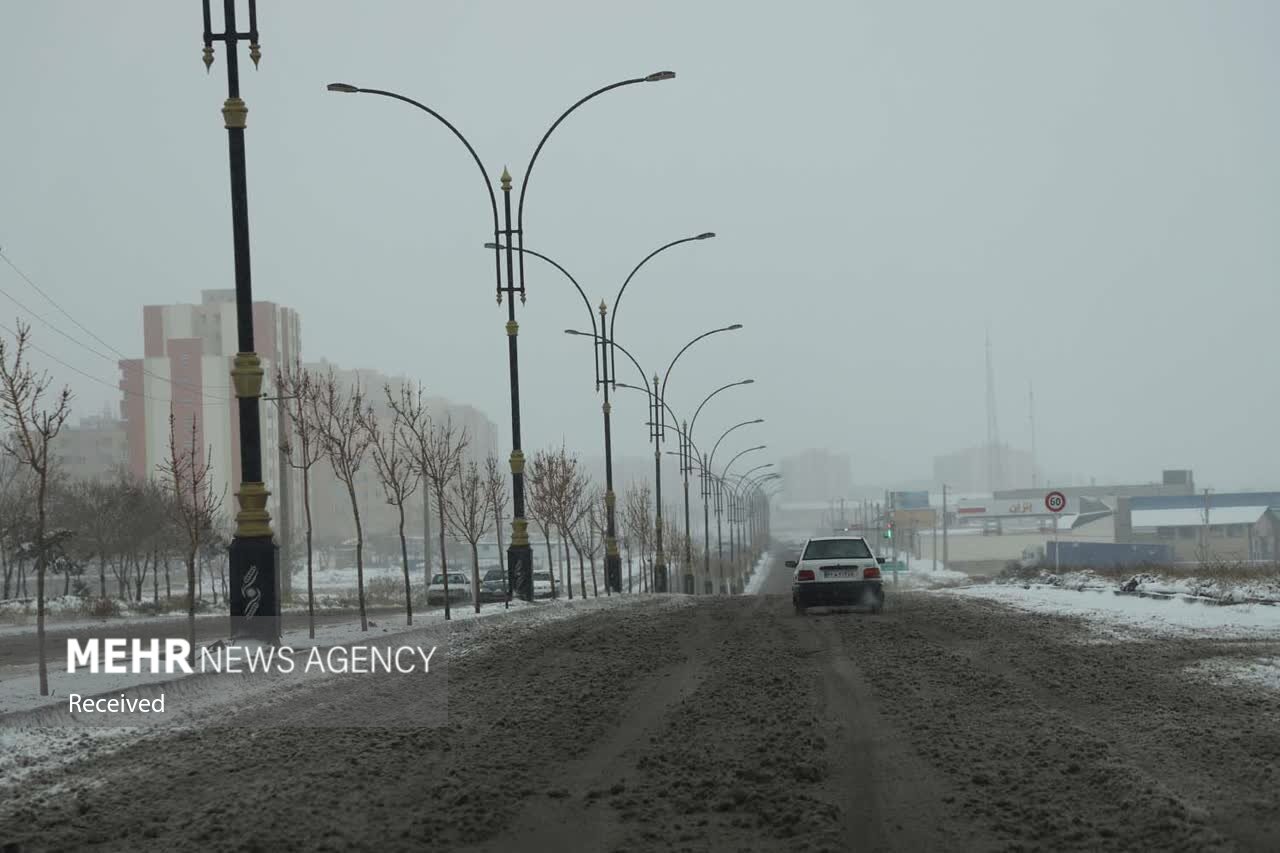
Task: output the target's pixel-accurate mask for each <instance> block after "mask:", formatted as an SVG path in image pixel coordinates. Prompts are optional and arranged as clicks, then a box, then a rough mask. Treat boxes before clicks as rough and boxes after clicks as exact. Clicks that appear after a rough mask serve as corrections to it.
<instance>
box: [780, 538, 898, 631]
mask: <svg viewBox="0 0 1280 853" xmlns="http://www.w3.org/2000/svg"><path fill="white" fill-rule="evenodd" d="M883 562H884V557H877V556H876V555H875V554H874V553H873V552H872V550H871V546H870V545H868V544H867V540H866V539H865V538H863V537H861V536H823V537H821V538H814V539H810V540H808V541H806V542H805V543H804V548H803V550H801V552H800V559H799V560H787V568H789V569H795V574H794V575H793V576H792V583H791V603H792V604H794V605H795V608H796V613H799V614H803V613H804V612H805V609H806V608H809V607H829V606H833V605H835V606H839V605H860V606H866V607H869V608H871V612H872V613H879V612H880V609H881V608H882V607H883V606H884V588H883V587H882V586H881V583H880V564H881V563H883Z"/></svg>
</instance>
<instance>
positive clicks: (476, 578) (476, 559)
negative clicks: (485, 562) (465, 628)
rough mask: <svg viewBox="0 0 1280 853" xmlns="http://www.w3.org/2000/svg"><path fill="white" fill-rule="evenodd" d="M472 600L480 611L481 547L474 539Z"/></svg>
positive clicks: (472, 552) (472, 546) (472, 547)
mask: <svg viewBox="0 0 1280 853" xmlns="http://www.w3.org/2000/svg"><path fill="white" fill-rule="evenodd" d="M471 600H472V602H474V604H475V607H476V612H477V613H479V612H480V549H479V548H478V547H477V546H476V543H475V542H474V541H473V542H472V543H471Z"/></svg>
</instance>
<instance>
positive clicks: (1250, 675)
mask: <svg viewBox="0 0 1280 853" xmlns="http://www.w3.org/2000/svg"><path fill="white" fill-rule="evenodd" d="M1187 672H1188V674H1190V675H1192V676H1196V677H1199V678H1204V679H1207V680H1209V681H1212V682H1215V683H1221V682H1223V681H1243V682H1245V683H1248V684H1256V685H1258V686H1259V687H1265V688H1268V689H1270V690H1280V657H1273V658H1254V659H1253V660H1246V661H1242V660H1239V659H1221V658H1219V659H1213V660H1205V661H1201V662H1199V663H1198V664H1195V665H1194V666H1190V667H1188V668H1187Z"/></svg>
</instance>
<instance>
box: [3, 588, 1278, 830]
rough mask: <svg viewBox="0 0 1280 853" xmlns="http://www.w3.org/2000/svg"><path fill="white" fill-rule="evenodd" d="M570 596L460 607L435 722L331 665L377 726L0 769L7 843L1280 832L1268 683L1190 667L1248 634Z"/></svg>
mask: <svg viewBox="0 0 1280 853" xmlns="http://www.w3.org/2000/svg"><path fill="white" fill-rule="evenodd" d="M779 576H781V577H779ZM785 588H786V579H785V573H782V572H779V573H775V576H773V577H770V578H767V579H766V582H765V584H764V592H765V593H769V592H780V591H782V590H783V589H785ZM575 606H576V607H578V608H580V610H581V613H580V614H578V615H574V616H573V617H572V618H564V619H559V620H557V621H543V620H539V619H538V618H537V617H538V612H537V611H536V610H534V609H530V610H524V611H520V612H518V613H517V612H513V613H511V614H508V615H504V616H502V617H501V619H499V620H488V621H485V620H482V621H480V622H476V623H475V626H479V627H474V626H473V627H471V628H467V627H460V630H461V631H463V632H464V635H463V636H460V637H459V638H458V640H455V641H454V642H453V644H452V646H451V650H452V651H455V652H457V651H465V654H459V655H455V657H454V659H453V660H452V661H451V662H448V667H449V674H448V683H449V694H450V696H449V702H450V708H449V714H450V722H449V725H448V726H447V727H443V728H436V729H428V728H413V727H410V726H408V725H407V723H408V722H411V721H412V719H413V717H414V714H415V709H418V708H422V707H426V706H428V705H431V704H432V703H433V702H436V701H438V699H439V697H438V696H433V695H431V690H432V689H433V687H432V683H431V682H430V681H429V680H425V679H424V680H421V681H405V682H403V683H402V684H403V686H402V687H401V689H400V691H399V692H398V693H397V694H396V695H385V694H384V693H383V692H380V691H372V690H364V689H358V688H359V687H360V683H359V681H358V680H354V681H348V682H346V684H347V685H349V686H348V687H344V688H343V689H341V690H340V691H338V692H337V693H333V692H331V693H329V694H327V695H325V696H324V702H325V703H326V704H327V705H328V707H329V708H331V709H332V708H335V707H337V708H343V709H345V710H348V711H355V712H358V713H360V714H362V715H374V716H375V717H377V718H378V719H380V720H383V721H385V722H386V723H387V727H386V728H381V729H370V728H360V729H333V728H327V729H305V728H301V727H298V726H288V725H286V727H284V728H281V729H279V730H274V731H258V732H255V733H251V734H249V735H247V736H241V737H238V738H231V737H229V736H228V733H227V729H223V728H205V729H201V730H195V731H182V732H168V733H159V734H153V735H151V736H148V737H146V738H143V739H141V740H138V741H137V742H135V743H133V744H132V745H129V746H126V747H125V748H123V749H121V750H119V751H117V752H114V753H112V754H106V755H99V756H98V757H96V758H94V759H93V760H91V761H87V762H83V763H80V764H72V765H69V766H63V767H54V768H51V769H49V770H47V771H42V772H40V773H37V775H35V776H33V777H29V778H27V779H26V780H25V781H24V782H23V783H22V785H21V786H20V787H18V788H17V789H15V790H12V791H6V790H3V789H0V829H2V831H0V838H3V839H5V840H8V841H9V842H11V843H14V844H16V846H15V847H12V848H6V853H9V851H34V850H64V849H76V848H81V847H86V846H98V847H100V848H102V849H113V850H114V849H130V850H208V849H243V850H254V849H257V850H273V851H274V850H346V849H376V850H401V849H439V850H460V849H468V850H491V851H507V850H668V849H688V850H725V851H730V850H778V851H792V850H833V851H834V850H851V849H853V850H929V849H948V850H989V849H1006V848H1010V849H1013V848H1016V849H1027V848H1042V849H1054V850H1061V849H1078V850H1103V849H1117V850H1120V849H1126V850H1132V849H1161V850H1178V849H1187V850H1214V849H1223V850H1275V849H1280V819H1277V816H1278V815H1280V794H1277V787H1278V786H1280V711H1278V710H1277V702H1276V700H1275V695H1276V694H1275V693H1274V692H1267V691H1266V690H1264V689H1262V688H1259V687H1255V686H1251V685H1247V684H1234V683H1230V684H1220V685H1217V686H1211V684H1210V682H1208V681H1206V680H1199V679H1196V678H1194V677H1193V676H1191V675H1189V674H1188V672H1189V669H1190V668H1191V667H1193V666H1195V665H1196V664H1199V663H1201V662H1203V661H1205V660H1209V659H1216V658H1223V657H1227V656H1231V655H1239V656H1244V655H1256V654H1258V653H1259V645H1263V646H1265V645H1267V644H1266V643H1265V642H1262V641H1258V642H1255V641H1249V642H1241V641H1234V642H1232V643H1217V642H1214V641H1212V640H1207V639H1197V638H1194V637H1175V638H1169V639H1164V640H1160V641H1150V642H1134V641H1128V642H1114V641H1107V640H1105V639H1103V640H1100V639H1099V637H1098V635H1097V634H1096V632H1094V631H1093V630H1092V629H1091V628H1090V627H1089V626H1088V625H1087V624H1085V623H1084V622H1083V621H1081V620H1074V619H1069V618H1063V617H1060V616H1052V615H1043V614H1028V613H1023V612H1018V611H1016V610H1013V609H1010V608H1008V607H1006V606H1004V605H1002V604H1000V603H998V602H991V601H984V600H980V599H974V598H968V597H964V596H955V595H940V594H931V593H922V592H902V593H899V594H894V595H892V596H891V598H890V599H889V605H888V606H887V608H886V610H885V612H884V613H883V614H882V615H880V616H869V615H865V614H854V613H837V614H826V615H820V614H813V615H810V616H807V617H796V616H795V615H794V614H793V613H792V612H791V607H790V603H789V601H788V600H787V598H786V597H785V596H779V595H768V594H765V595H760V596H754V597H736V598H698V599H693V600H690V599H685V598H682V597H677V596H671V597H656V598H643V599H638V600H633V601H631V602H630V603H619V602H618V601H616V600H615V601H614V602H613V603H612V604H608V605H595V604H593V603H591V602H587V603H585V605H584V604H579V605H575ZM467 631H470V632H472V633H473V634H474V633H480V634H482V636H472V637H468V636H466V635H465V632H467ZM1269 648H1270V653H1271V654H1275V653H1276V644H1275V643H1271V644H1270V645H1269ZM315 704H316V702H315V700H314V698H313V699H312V700H311V701H308V700H307V697H305V696H302V697H299V696H292V697H291V698H289V699H288V700H287V701H280V702H277V703H274V704H270V705H267V706H265V707H261V708H255V709H253V710H252V711H242V712H240V713H242V714H250V713H251V714H255V715H267V714H270V715H275V716H276V717H277V718H278V719H279V720H280V721H281V722H283V723H285V724H288V723H290V722H292V723H299V724H300V723H303V722H305V721H306V720H308V719H310V717H309V715H310V714H312V713H314V706H315ZM236 719H237V718H236V717H235V716H232V717H231V718H229V719H228V720H227V721H226V722H227V723H228V724H234V723H235V722H236ZM255 809H262V810H263V812H262V814H261V816H260V817H255V811H254V810H255Z"/></svg>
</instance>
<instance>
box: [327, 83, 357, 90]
mask: <svg viewBox="0 0 1280 853" xmlns="http://www.w3.org/2000/svg"><path fill="white" fill-rule="evenodd" d="M325 88H326V89H328V90H329V91H330V92H359V91H360V88H359V87H358V86H352V85H351V84H350V83H330V84H329V85H328V86H325Z"/></svg>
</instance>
